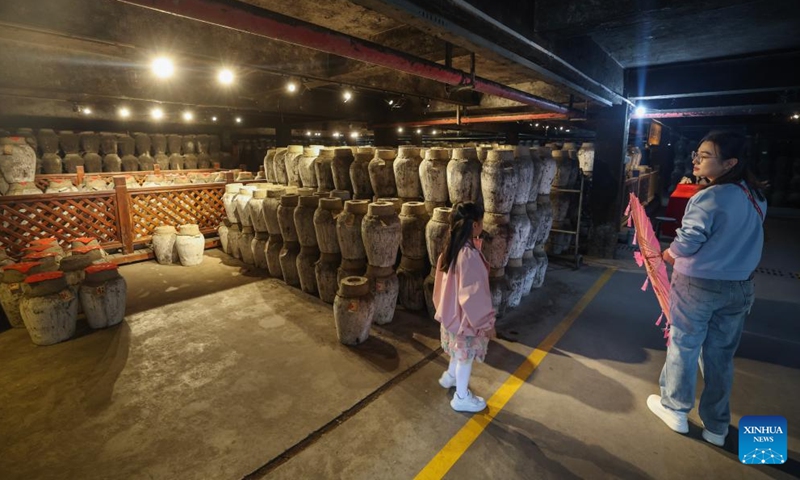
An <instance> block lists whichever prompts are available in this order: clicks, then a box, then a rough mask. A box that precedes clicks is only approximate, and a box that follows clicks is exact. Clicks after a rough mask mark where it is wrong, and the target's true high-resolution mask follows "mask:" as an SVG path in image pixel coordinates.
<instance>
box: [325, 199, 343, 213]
mask: <svg viewBox="0 0 800 480" xmlns="http://www.w3.org/2000/svg"><path fill="white" fill-rule="evenodd" d="M319 208H321V209H323V210H332V211H341V210H342V209H343V208H344V206H343V203H342V199H341V198H338V197H336V198H320V199H319Z"/></svg>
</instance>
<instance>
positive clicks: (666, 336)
mask: <svg viewBox="0 0 800 480" xmlns="http://www.w3.org/2000/svg"><path fill="white" fill-rule="evenodd" d="M664 338H669V328H665V329H664Z"/></svg>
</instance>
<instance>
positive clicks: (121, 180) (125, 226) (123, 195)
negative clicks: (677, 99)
mask: <svg viewBox="0 0 800 480" xmlns="http://www.w3.org/2000/svg"><path fill="white" fill-rule="evenodd" d="M114 193H115V195H116V200H117V226H119V235H120V241H121V242H122V252H123V253H126V254H127V253H133V222H132V218H131V205H130V196H129V195H128V185H127V184H126V183H125V177H121V176H116V177H114Z"/></svg>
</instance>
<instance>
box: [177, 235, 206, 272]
mask: <svg viewBox="0 0 800 480" xmlns="http://www.w3.org/2000/svg"><path fill="white" fill-rule="evenodd" d="M205 246H206V241H205V237H204V236H203V234H202V233H200V228H199V226H198V225H196V224H187V225H181V226H179V227H178V236H177V237H175V249H176V250H177V251H178V258H180V260H181V265H183V266H184V267H192V266H195V265H200V264H201V263H203V251H204V250H205Z"/></svg>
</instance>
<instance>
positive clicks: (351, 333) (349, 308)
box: [333, 276, 375, 345]
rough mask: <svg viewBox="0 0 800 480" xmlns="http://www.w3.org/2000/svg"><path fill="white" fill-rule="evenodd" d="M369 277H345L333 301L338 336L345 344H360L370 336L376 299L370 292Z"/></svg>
mask: <svg viewBox="0 0 800 480" xmlns="http://www.w3.org/2000/svg"><path fill="white" fill-rule="evenodd" d="M369 287H370V285H369V279H367V278H366V277H363V276H351V277H346V278H343V279H342V281H341V283H340V284H339V290H338V292H337V293H336V299H335V300H334V302H333V319H334V322H335V323H336V336H337V337H338V338H339V341H340V342H341V343H343V344H345V345H358V344H360V343H364V342H365V341H367V338H369V328H370V326H371V325H372V319H373V317H374V316H375V300H374V299H373V297H372V294H371V293H370V288H369Z"/></svg>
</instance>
